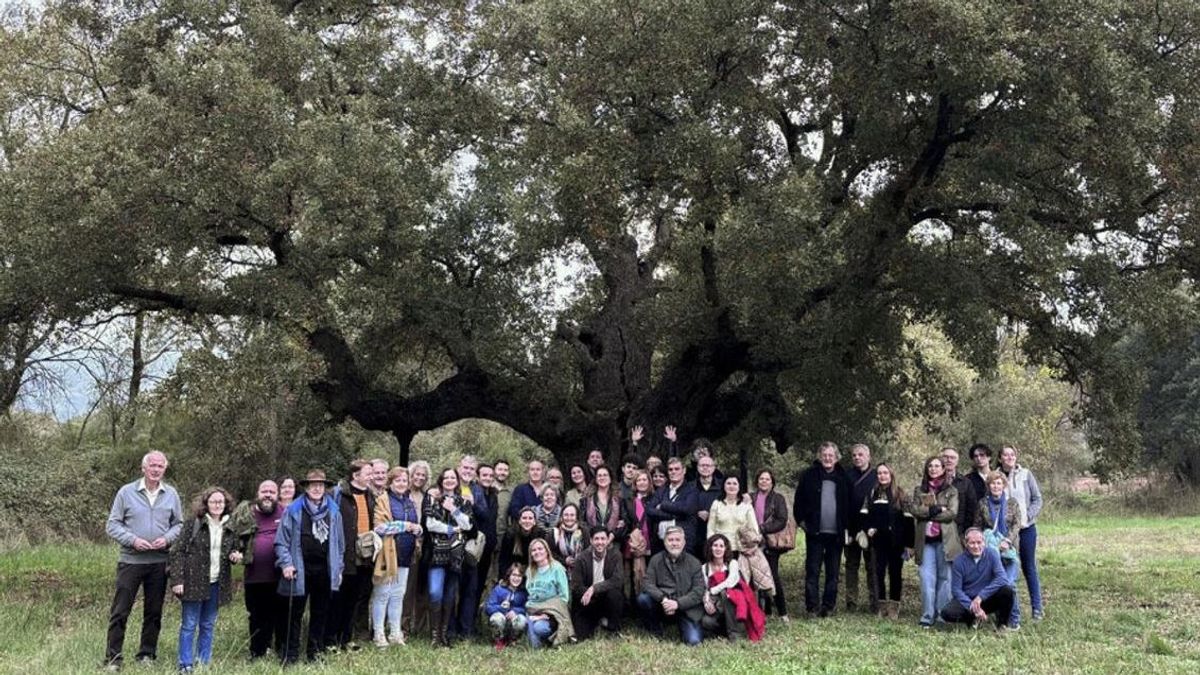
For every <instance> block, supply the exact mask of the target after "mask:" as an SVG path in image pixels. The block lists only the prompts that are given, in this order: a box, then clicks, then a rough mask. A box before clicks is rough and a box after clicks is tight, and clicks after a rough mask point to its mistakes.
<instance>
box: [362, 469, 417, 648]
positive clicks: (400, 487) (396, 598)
mask: <svg viewBox="0 0 1200 675" xmlns="http://www.w3.org/2000/svg"><path fill="white" fill-rule="evenodd" d="M408 478H409V476H408V469H407V468H405V467H403V466H397V467H393V468H392V470H391V471H388V473H387V486H388V487H387V491H386V493H384V494H382V495H380V498H378V499H376V500H375V522H376V525H375V534H377V535H379V536H380V540H379V546H378V547H377V550H378V552H379V553H378V555H377V556H376V557H375V573H374V575H373V576H374V587H373V588H372V589H371V628H372V631H373V632H374V642H375V646H377V647H387V646H388V644H389V641H390V643H391V644H397V645H402V644H404V632H403V631H402V630H401V625H400V620H401V617H402V616H403V613H404V595H405V593H406V592H407V590H408V577H409V573H408V572H409V568H411V567H412V563H413V560H414V556H415V554H416V550H417V541H418V540H419V539H420V537H421V535H422V534H423V533H424V529H423V528H422V527H421V517H420V511H419V510H418V509H417V505H416V504H415V503H414V502H413V499H412V493H411V492H410V491H409V489H408V482H409V481H408ZM385 622H386V627H387V628H388V629H390V632H391V637H390V640H389V638H388V636H387V635H386V633H385Z"/></svg>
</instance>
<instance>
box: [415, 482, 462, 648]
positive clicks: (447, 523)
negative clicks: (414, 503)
mask: <svg viewBox="0 0 1200 675" xmlns="http://www.w3.org/2000/svg"><path fill="white" fill-rule="evenodd" d="M437 488H438V491H437V495H438V496H437V499H434V498H433V497H432V495H430V494H427V495H426V497H425V508H424V511H425V529H426V530H427V531H428V532H429V539H430V543H431V544H432V545H431V546H430V550H429V552H428V554H427V555H428V556H429V620H430V623H432V624H433V646H435V647H449V646H450V643H449V641H448V640H447V638H446V631H447V629H448V628H449V623H450V618H451V615H452V614H453V611H452V610H453V608H454V600H455V595H456V594H457V592H458V582H459V578H460V576H461V574H462V565H463V559H464V557H465V556H466V542H465V541H464V540H463V535H462V533H463V531H465V530H469V529H471V514H470V512H469V511H467V510H465V509H464V508H463V504H464V502H463V498H462V493H461V492H460V491H459V489H458V472H456V471H455V470H454V469H452V468H451V469H443V470H442V473H441V475H439V476H438V482H437Z"/></svg>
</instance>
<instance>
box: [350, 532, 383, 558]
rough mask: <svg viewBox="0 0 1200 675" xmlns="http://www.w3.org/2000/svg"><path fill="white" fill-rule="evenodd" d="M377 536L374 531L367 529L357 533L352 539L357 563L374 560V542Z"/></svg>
mask: <svg viewBox="0 0 1200 675" xmlns="http://www.w3.org/2000/svg"><path fill="white" fill-rule="evenodd" d="M378 539H379V537H378V536H377V535H376V534H375V532H374V531H372V530H368V531H366V532H363V533H362V534H360V535H358V539H356V540H355V541H354V554H355V555H356V556H358V564H359V565H367V564H369V563H371V562H372V561H373V560H375V553H376V550H377V549H376V548H375V542H376V540H378Z"/></svg>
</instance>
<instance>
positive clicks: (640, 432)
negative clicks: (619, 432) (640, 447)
mask: <svg viewBox="0 0 1200 675" xmlns="http://www.w3.org/2000/svg"><path fill="white" fill-rule="evenodd" d="M645 435H646V430H645V429H644V428H643V427H642V425H640V424H639V425H637V426H636V427H634V428H632V429H630V430H629V442H630V443H632V444H634V445H637V444H638V441H640V440H642V437H644V436H645Z"/></svg>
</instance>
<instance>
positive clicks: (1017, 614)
mask: <svg viewBox="0 0 1200 675" xmlns="http://www.w3.org/2000/svg"><path fill="white" fill-rule="evenodd" d="M1000 560H1001V562H1002V563H1003V564H1004V572H1005V573H1006V574H1007V575H1008V585H1009V588H1012V592H1013V606H1012V614H1011V615H1009V617H1008V625H1010V626H1019V625H1021V603H1020V602H1019V601H1018V599H1017V576H1018V575H1019V574H1020V573H1021V565H1020V561H1019V560H1016V559H1013V560H1009V559H1008V558H1001V559H1000Z"/></svg>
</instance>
